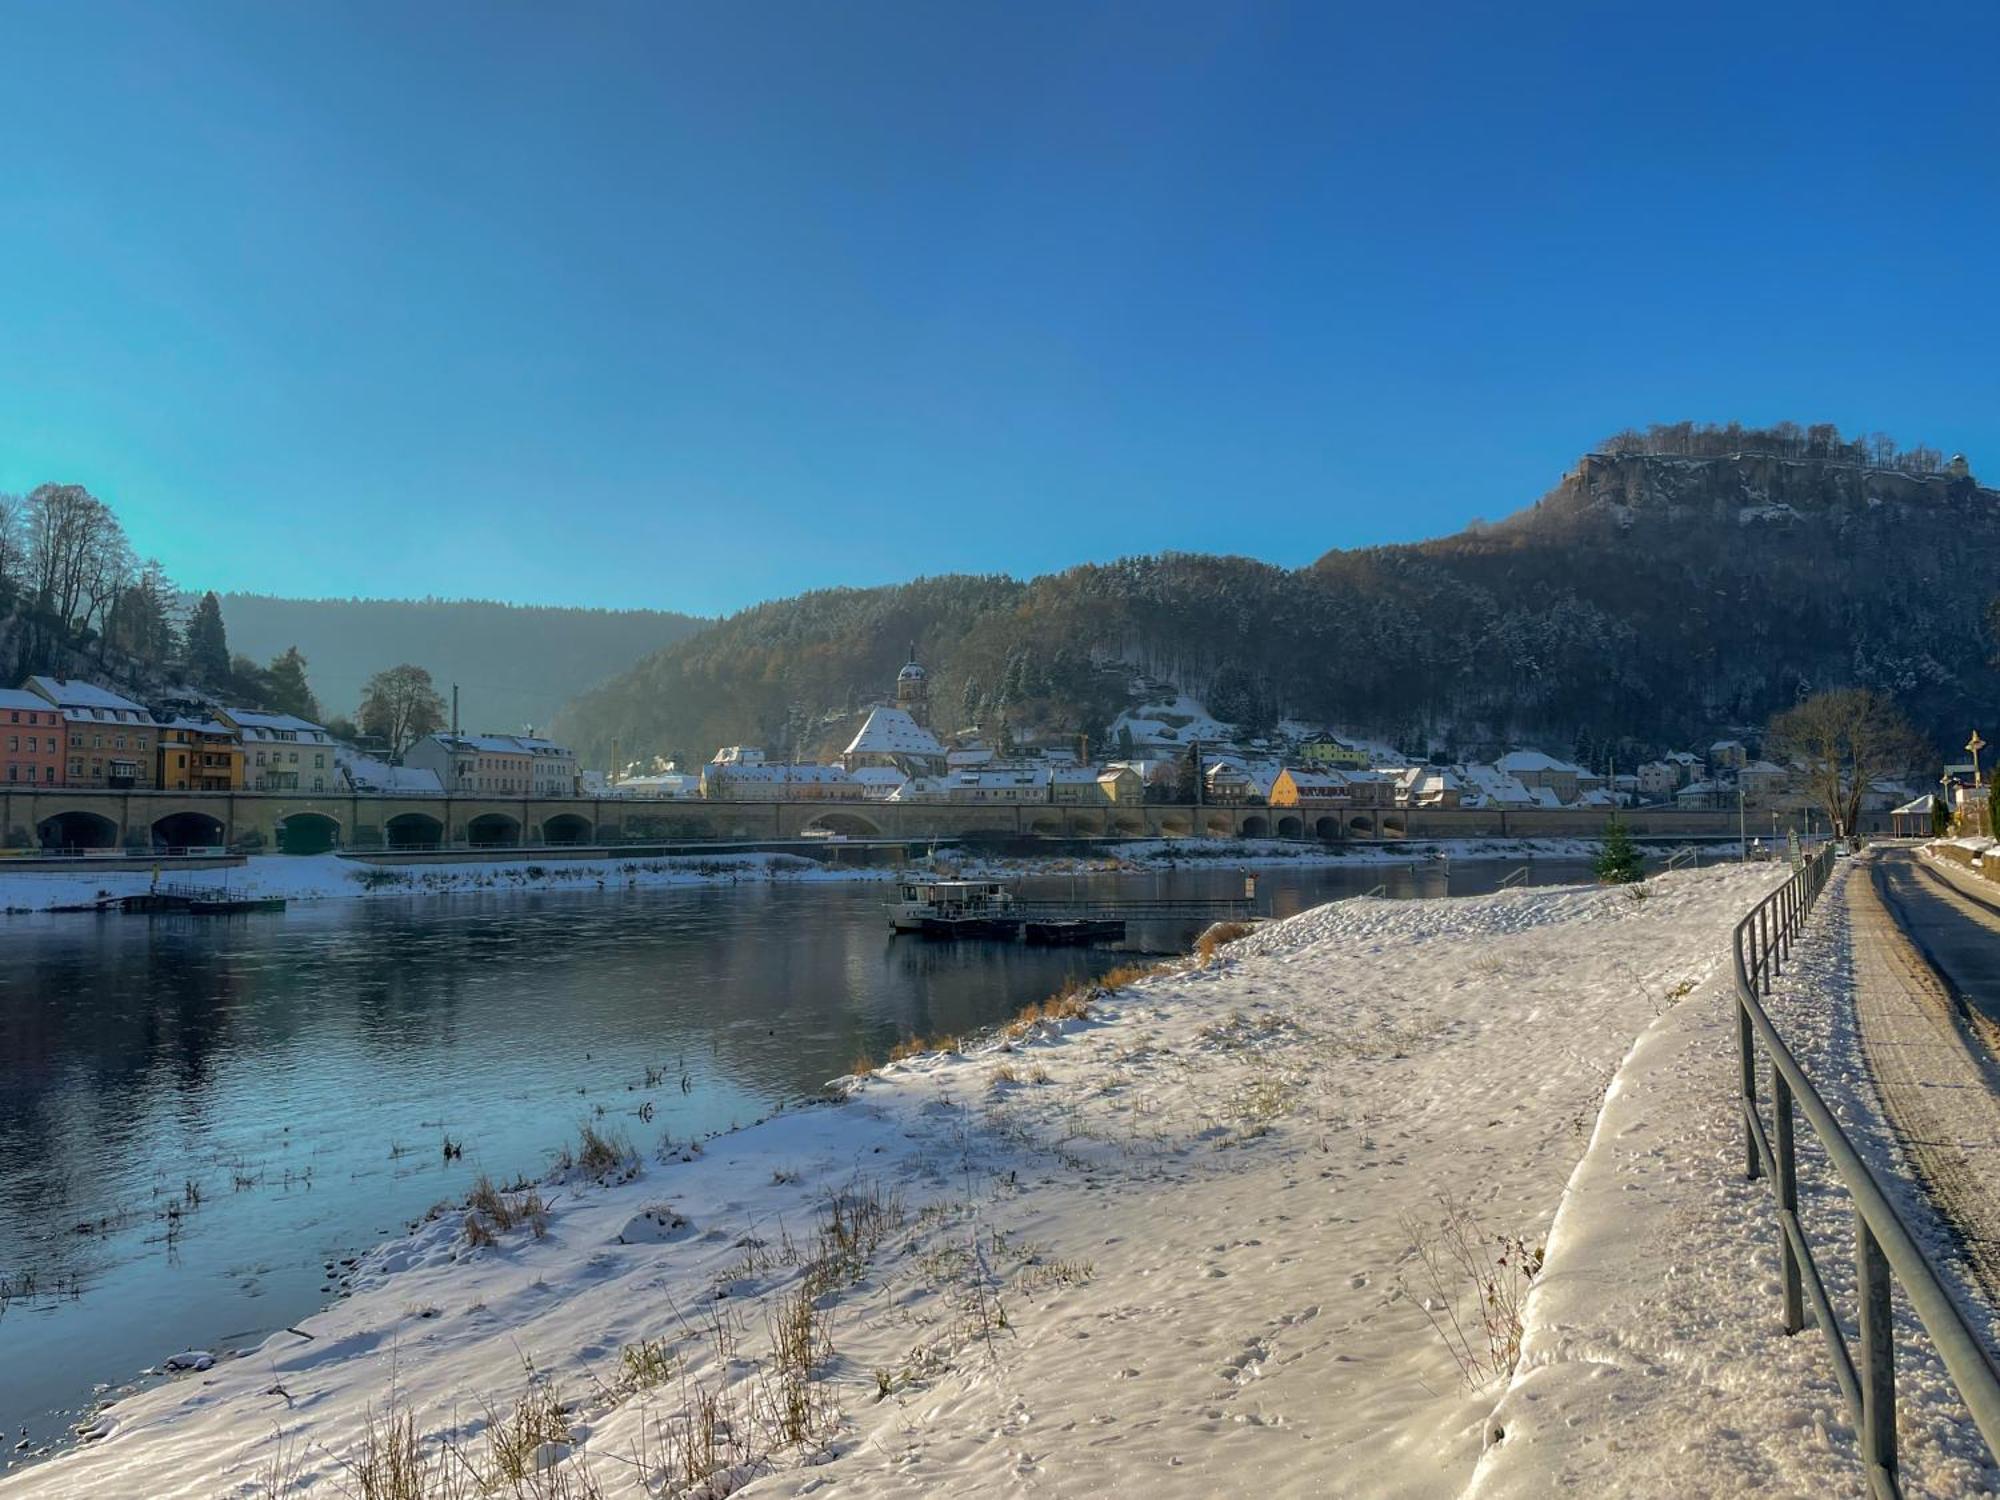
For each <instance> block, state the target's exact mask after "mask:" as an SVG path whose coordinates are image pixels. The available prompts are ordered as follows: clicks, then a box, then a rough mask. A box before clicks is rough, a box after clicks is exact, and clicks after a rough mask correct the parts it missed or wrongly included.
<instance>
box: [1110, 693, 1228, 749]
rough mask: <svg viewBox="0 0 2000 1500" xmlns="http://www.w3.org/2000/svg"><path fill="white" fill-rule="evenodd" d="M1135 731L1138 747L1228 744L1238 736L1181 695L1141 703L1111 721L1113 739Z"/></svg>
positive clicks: (1199, 705)
mask: <svg viewBox="0 0 2000 1500" xmlns="http://www.w3.org/2000/svg"><path fill="white" fill-rule="evenodd" d="M1128 729H1129V730H1131V731H1132V739H1133V742H1134V743H1135V744H1141V745H1185V744H1188V743H1190V742H1191V741H1194V740H1226V739H1231V738H1233V737H1234V736H1235V733H1236V730H1235V728H1234V726H1232V725H1229V724H1224V723H1222V722H1221V721H1220V720H1218V719H1216V718H1214V717H1213V716H1212V715H1211V714H1210V713H1209V711H1208V710H1207V709H1206V708H1204V707H1203V706H1202V705H1201V703H1200V702H1198V701H1197V700H1195V699H1193V698H1190V697H1188V696H1187V694H1185V693H1182V694H1180V695H1179V696H1177V697H1174V698H1170V699H1161V700H1157V701H1154V702H1151V703H1142V704H1140V705H1139V706H1138V707H1137V708H1128V709H1127V710H1125V712H1123V713H1121V714H1120V715H1119V716H1118V717H1117V718H1115V719H1113V720H1112V721H1111V737H1112V739H1113V740H1116V739H1117V738H1118V737H1119V736H1120V734H1122V733H1123V732H1124V731H1125V730H1128Z"/></svg>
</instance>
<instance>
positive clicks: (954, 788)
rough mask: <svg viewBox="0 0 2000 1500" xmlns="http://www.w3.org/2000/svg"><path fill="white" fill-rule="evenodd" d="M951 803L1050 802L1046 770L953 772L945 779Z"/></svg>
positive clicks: (989, 768)
mask: <svg viewBox="0 0 2000 1500" xmlns="http://www.w3.org/2000/svg"><path fill="white" fill-rule="evenodd" d="M944 782H945V800H946V801H948V802H988V803H990V802H1047V801H1048V800H1049V782H1048V773H1047V772H1046V771H1039V770H1034V769H1031V768H1029V767H1026V766H1007V767H1003V768H1001V769H998V770H995V769H993V768H991V767H987V768H984V769H981V770H975V771H953V772H952V773H951V774H950V775H949V776H947V777H945V779H944Z"/></svg>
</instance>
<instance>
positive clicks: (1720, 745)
mask: <svg viewBox="0 0 2000 1500" xmlns="http://www.w3.org/2000/svg"><path fill="white" fill-rule="evenodd" d="M1742 748H1743V741H1741V740H1717V741H1716V742H1715V743H1714V744H1713V745H1710V746H1709V747H1708V753H1709V754H1710V755H1713V754H1714V753H1715V752H1716V751H1718V750H1741V749H1742Z"/></svg>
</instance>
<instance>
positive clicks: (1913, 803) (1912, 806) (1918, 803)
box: [1890, 792, 1931, 813]
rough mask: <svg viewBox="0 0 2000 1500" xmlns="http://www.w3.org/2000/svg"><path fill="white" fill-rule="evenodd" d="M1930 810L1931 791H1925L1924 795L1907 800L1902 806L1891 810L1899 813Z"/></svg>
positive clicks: (1926, 811)
mask: <svg viewBox="0 0 2000 1500" xmlns="http://www.w3.org/2000/svg"><path fill="white" fill-rule="evenodd" d="M1930 810H1931V794H1930V793H1929V792H1925V793H1924V794H1923V796H1921V797H1916V798H1913V799H1912V800H1910V801H1908V802H1905V803H1904V804H1903V805H1902V806H1901V807H1895V808H1891V809H1890V811H1891V812H1899V813H1928V812H1929V811H1930Z"/></svg>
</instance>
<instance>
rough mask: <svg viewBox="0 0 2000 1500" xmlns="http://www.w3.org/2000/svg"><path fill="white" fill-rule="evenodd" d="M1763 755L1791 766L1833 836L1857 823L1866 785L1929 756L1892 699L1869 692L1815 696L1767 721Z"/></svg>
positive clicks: (1846, 690) (1841, 834) (1857, 690)
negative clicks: (1796, 769) (1801, 777)
mask: <svg viewBox="0 0 2000 1500" xmlns="http://www.w3.org/2000/svg"><path fill="white" fill-rule="evenodd" d="M1764 745H1765V750H1764V753H1765V754H1766V755H1768V756H1770V757H1771V758H1773V759H1775V760H1779V761H1781V762H1787V763H1789V764H1791V765H1793V766H1796V767H1797V768H1798V769H1799V771H1800V772H1801V773H1803V775H1804V776H1805V780H1806V787H1807V789H1808V790H1809V791H1810V792H1811V793H1812V795H1813V797H1814V798H1815V799H1816V800H1817V801H1818V802H1819V804H1820V806H1821V807H1823V808H1825V809H1826V816H1827V821H1828V822H1829V823H1831V824H1832V825H1833V830H1834V833H1835V834H1836V836H1838V837H1841V838H1847V837H1849V836H1851V835H1852V834H1853V832H1854V829H1855V825H1856V824H1857V823H1858V822H1859V821H1860V818H1861V798H1862V796H1863V794H1864V793H1866V792H1867V790H1868V786H1869V783H1871V782H1873V781H1877V780H1879V779H1880V778H1882V777H1884V776H1893V775H1896V774H1898V773H1899V772H1902V771H1905V770H1908V769H1909V768H1910V767H1911V766H1913V765H1915V764H1917V763H1918V762H1919V761H1920V760H1922V759H1923V758H1924V757H1926V756H1928V755H1929V754H1930V753H1931V752H1930V749H1929V747H1928V746H1926V745H1925V744H1924V743H1923V741H1922V740H1921V739H1919V738H1918V736H1917V733H1916V731H1915V730H1913V729H1912V728H1911V727H1910V721H1909V720H1908V719H1906V718H1904V717H1903V711H1902V710H1901V709H1900V708H1898V707H1897V706H1896V703H1895V700H1894V699H1892V698H1889V697H1888V696H1886V695H1885V694H1882V693H1878V692H1876V691H1875V690H1874V689H1872V688H1833V689H1831V690H1829V691H1827V692H1824V693H1815V694H1814V695H1813V696H1812V697H1810V698H1808V699H1806V700H1805V701H1804V702H1803V703H1800V704H1798V705H1797V706H1795V707H1793V708H1788V709H1786V710H1785V711H1784V712H1783V713H1781V714H1779V715H1778V716H1777V717H1776V718H1774V719H1772V720H1771V727H1770V729H1769V730H1768V731H1767V732H1766V734H1765V741H1764Z"/></svg>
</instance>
